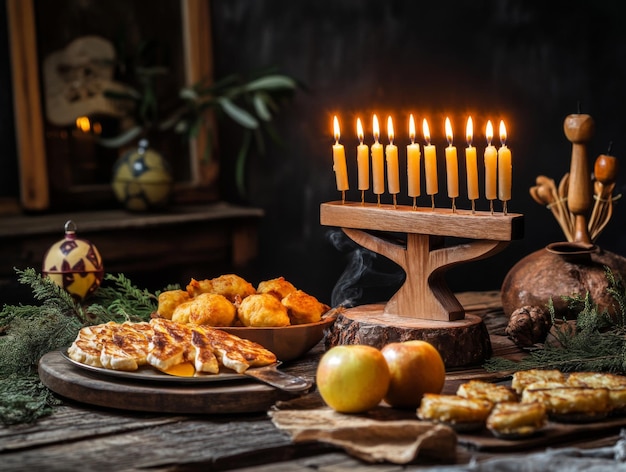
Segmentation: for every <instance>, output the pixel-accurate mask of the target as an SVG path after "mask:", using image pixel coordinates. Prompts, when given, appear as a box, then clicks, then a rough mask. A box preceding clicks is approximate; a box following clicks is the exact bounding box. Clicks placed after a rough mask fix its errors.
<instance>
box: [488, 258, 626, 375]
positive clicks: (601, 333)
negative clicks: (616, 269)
mask: <svg viewBox="0 0 626 472" xmlns="http://www.w3.org/2000/svg"><path fill="white" fill-rule="evenodd" d="M605 273H606V277H607V281H608V285H609V286H608V289H607V292H608V293H609V294H611V295H612V297H613V299H614V300H615V303H616V305H614V306H613V308H614V315H613V316H611V315H610V314H609V312H608V309H604V310H601V309H600V307H599V306H598V304H596V303H594V302H593V300H592V299H591V296H590V294H589V293H587V294H586V295H585V296H584V297H581V296H580V295H573V296H562V297H561V298H562V299H563V300H565V301H567V302H568V304H569V307H570V309H573V310H575V311H577V312H578V315H577V317H576V321H575V323H573V322H568V321H567V320H559V319H557V317H556V311H555V308H554V304H553V303H552V300H550V302H549V303H548V306H547V309H548V311H549V313H550V317H551V319H552V325H553V329H552V330H551V333H550V335H549V336H550V338H549V339H548V341H547V342H546V343H544V344H543V345H542V346H538V347H537V348H535V349H533V350H532V351H530V353H529V354H528V356H527V357H525V358H523V359H521V360H519V361H512V360H510V359H505V358H500V357H493V358H491V359H488V360H487V361H486V362H485V364H484V368H485V369H486V370H487V371H490V372H502V371H506V372H515V371H519V370H526V369H537V368H539V369H541V368H542V369H559V370H561V371H563V372H574V371H584V370H589V371H595V372H615V373H624V372H626V322H625V320H626V289H625V287H624V282H623V280H622V278H621V277H620V276H619V274H617V275H616V274H614V273H613V272H612V271H611V270H610V269H609V268H608V267H606V268H605Z"/></svg>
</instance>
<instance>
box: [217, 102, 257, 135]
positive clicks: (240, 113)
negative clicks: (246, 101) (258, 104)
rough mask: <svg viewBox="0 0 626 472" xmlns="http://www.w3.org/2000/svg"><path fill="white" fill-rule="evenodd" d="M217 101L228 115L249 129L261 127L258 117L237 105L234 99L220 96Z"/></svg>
mask: <svg viewBox="0 0 626 472" xmlns="http://www.w3.org/2000/svg"><path fill="white" fill-rule="evenodd" d="M217 102H218V103H219V104H220V106H221V107H222V110H224V113H226V114H227V115H228V116H230V117H231V118H232V119H233V120H235V121H236V122H237V123H239V124H240V125H241V126H243V127H245V128H249V129H255V128H258V127H259V122H258V121H257V119H256V118H255V117H254V116H252V115H251V114H250V113H248V112H247V111H246V110H244V109H243V108H241V107H239V106H237V105H235V104H234V103H233V102H232V100H229V99H228V98H225V97H219V98H218V99H217Z"/></svg>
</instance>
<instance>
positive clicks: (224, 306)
mask: <svg viewBox="0 0 626 472" xmlns="http://www.w3.org/2000/svg"><path fill="white" fill-rule="evenodd" d="M236 314H237V310H236V308H235V305H233V304H232V303H231V302H230V301H228V300H227V299H226V297H224V296H223V295H219V294H217V293H201V294H200V295H198V296H196V297H194V298H192V299H191V300H189V301H188V302H185V303H183V304H181V305H178V306H177V307H176V308H175V309H174V313H173V314H172V321H176V322H178V323H191V324H196V325H205V326H231V325H232V324H233V322H234V321H235V317H236Z"/></svg>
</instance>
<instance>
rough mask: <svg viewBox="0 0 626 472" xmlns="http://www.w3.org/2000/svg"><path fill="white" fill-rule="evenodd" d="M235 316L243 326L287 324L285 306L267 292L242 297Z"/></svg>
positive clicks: (287, 316)
mask: <svg viewBox="0 0 626 472" xmlns="http://www.w3.org/2000/svg"><path fill="white" fill-rule="evenodd" d="M237 317H238V318H239V321H241V324H243V325H244V326H288V325H289V324H290V322H289V315H288V314H287V308H286V307H285V306H284V305H283V304H282V303H281V302H280V301H279V300H278V299H277V298H276V297H275V296H274V295H270V294H269V293H257V294H254V295H249V296H248V297H246V298H244V299H243V300H242V301H241V303H240V304H239V306H238V307H237Z"/></svg>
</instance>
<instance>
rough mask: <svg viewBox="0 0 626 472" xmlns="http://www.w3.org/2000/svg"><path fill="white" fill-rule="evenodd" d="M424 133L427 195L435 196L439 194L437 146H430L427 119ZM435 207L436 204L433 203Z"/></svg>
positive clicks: (424, 124)
mask: <svg viewBox="0 0 626 472" xmlns="http://www.w3.org/2000/svg"><path fill="white" fill-rule="evenodd" d="M422 131H423V133H424V140H425V141H426V145H425V146H424V173H425V174H426V193H427V194H428V195H431V196H432V195H435V194H436V193H437V192H439V183H438V182H437V150H436V149H435V146H434V145H432V144H430V129H429V128H428V122H427V121H426V118H424V121H423V122H422ZM433 206H434V203H433Z"/></svg>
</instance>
